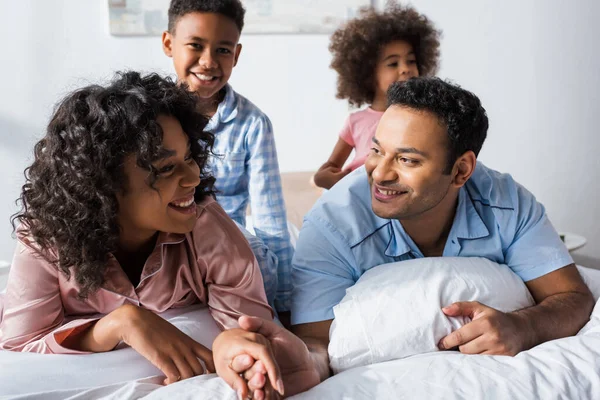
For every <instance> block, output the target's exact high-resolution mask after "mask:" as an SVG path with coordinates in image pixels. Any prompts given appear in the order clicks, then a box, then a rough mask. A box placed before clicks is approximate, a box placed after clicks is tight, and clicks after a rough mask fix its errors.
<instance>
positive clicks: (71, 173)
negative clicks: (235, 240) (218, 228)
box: [12, 72, 214, 297]
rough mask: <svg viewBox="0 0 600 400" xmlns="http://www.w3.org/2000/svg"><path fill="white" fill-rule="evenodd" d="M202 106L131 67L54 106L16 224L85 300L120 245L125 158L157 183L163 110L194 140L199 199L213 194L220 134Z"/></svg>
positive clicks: (174, 86) (168, 84) (162, 80)
mask: <svg viewBox="0 0 600 400" xmlns="http://www.w3.org/2000/svg"><path fill="white" fill-rule="evenodd" d="M196 105H197V99H196V97H195V96H194V95H193V94H191V93H189V92H188V91H187V90H186V88H185V87H184V86H178V85H177V84H176V83H175V82H173V80H171V79H168V78H162V77H160V76H159V75H157V74H149V75H145V76H142V75H140V74H139V73H137V72H125V73H118V74H117V75H116V77H115V79H114V80H113V81H112V83H110V85H108V86H106V87H103V86H98V85H92V86H88V87H84V88H82V89H79V90H76V91H75V92H73V93H71V94H69V95H68V96H67V97H66V98H65V99H64V100H62V101H61V102H60V103H59V104H58V106H57V108H56V109H55V112H54V115H53V116H52V118H51V120H50V123H49V125H48V128H47V131H46V135H45V136H44V138H43V139H41V140H40V141H39V142H37V144H36V145H35V147H34V157H35V158H34V161H33V164H31V166H29V167H28V168H27V169H26V170H25V184H24V185H23V188H22V191H21V196H20V197H19V199H18V200H17V201H18V202H19V203H20V204H21V211H19V212H18V213H16V214H15V215H13V217H12V224H13V229H14V228H15V226H16V222H17V221H18V222H20V223H21V226H20V227H19V229H18V230H17V235H18V236H19V237H25V238H27V240H30V239H32V240H33V241H35V247H37V248H38V251H39V253H40V255H41V256H42V257H44V258H46V259H47V260H48V261H49V262H52V263H54V264H55V265H56V266H57V268H58V269H59V270H60V271H61V272H63V273H64V274H65V275H66V276H67V278H69V279H70V278H71V275H72V274H73V275H74V278H75V282H76V283H77V284H78V286H79V288H80V296H81V297H86V296H87V295H88V294H90V293H93V292H95V291H96V290H97V289H98V288H99V287H100V286H101V285H102V284H103V282H104V272H105V268H106V264H107V262H108V257H109V253H112V252H115V251H116V250H117V245H118V240H119V234H120V229H119V225H118V223H117V214H118V212H119V205H118V202H117V196H116V195H117V193H122V192H124V191H126V190H127V188H126V187H125V183H126V176H125V173H124V167H123V166H124V161H125V158H126V157H127V156H128V155H131V154H135V155H136V156H137V165H138V166H140V167H141V168H144V169H146V170H148V184H149V185H150V186H151V187H152V186H153V184H154V183H155V182H156V179H157V171H156V169H155V168H154V167H153V166H152V162H154V161H156V160H157V159H159V157H160V156H161V155H162V153H163V151H164V150H162V151H161V145H162V129H161V127H160V125H159V124H158V123H157V117H158V116H159V115H170V116H173V117H175V118H177V120H178V121H179V122H180V123H181V126H182V128H183V130H184V132H185V133H186V134H187V135H188V137H189V139H190V145H191V153H192V157H193V158H194V160H195V161H196V162H197V163H198V165H199V167H200V171H201V173H200V177H201V183H200V185H199V187H198V188H197V190H196V195H195V201H196V202H199V201H200V200H202V199H203V198H204V197H205V196H207V195H212V194H213V184H214V178H213V177H211V176H210V175H208V174H207V172H206V171H205V166H206V162H207V159H208V157H209V156H210V155H211V154H212V146H213V143H214V136H213V135H212V134H211V133H208V132H204V127H205V126H206V124H207V122H208V119H207V118H206V117H205V116H204V115H202V114H201V113H199V112H198V111H197V106H196Z"/></svg>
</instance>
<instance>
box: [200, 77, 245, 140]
mask: <svg viewBox="0 0 600 400" xmlns="http://www.w3.org/2000/svg"><path fill="white" fill-rule="evenodd" d="M224 89H225V98H224V99H223V101H221V102H220V103H219V106H218V107H217V112H216V113H215V115H213V116H212V118H211V119H210V121H209V122H208V124H207V125H206V130H207V131H215V130H216V128H217V127H218V126H219V124H221V123H227V122H230V121H231V120H233V119H234V118H235V117H236V116H237V114H238V104H237V101H236V100H237V99H236V96H235V92H234V91H233V89H232V88H231V86H230V85H229V84H227V85H225V87H224Z"/></svg>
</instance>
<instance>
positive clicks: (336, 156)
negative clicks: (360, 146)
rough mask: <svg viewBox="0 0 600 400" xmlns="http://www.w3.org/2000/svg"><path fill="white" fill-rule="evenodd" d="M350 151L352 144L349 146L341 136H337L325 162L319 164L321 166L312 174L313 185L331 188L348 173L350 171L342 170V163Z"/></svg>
mask: <svg viewBox="0 0 600 400" xmlns="http://www.w3.org/2000/svg"><path fill="white" fill-rule="evenodd" d="M350 153H352V146H350V145H349V144H348V143H346V141H345V140H344V139H342V138H339V139H338V141H337V143H336V145H335V147H334V148H333V152H332V153H331V156H329V159H328V160H327V162H326V163H325V164H323V165H321V168H319V170H318V171H317V173H316V174H315V176H314V181H315V185H317V186H319V187H322V188H325V189H331V187H332V186H333V185H335V184H336V183H338V182H339V181H340V180H341V179H342V178H343V177H345V176H346V175H348V173H350V172H351V171H350V170H348V171H342V167H343V166H344V163H345V162H346V160H347V159H348V156H350Z"/></svg>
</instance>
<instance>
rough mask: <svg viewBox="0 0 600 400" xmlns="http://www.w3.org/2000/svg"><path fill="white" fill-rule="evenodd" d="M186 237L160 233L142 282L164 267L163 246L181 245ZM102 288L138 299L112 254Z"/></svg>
mask: <svg viewBox="0 0 600 400" xmlns="http://www.w3.org/2000/svg"><path fill="white" fill-rule="evenodd" d="M185 237H186V236H185V235H184V234H180V233H166V232H159V233H158V237H157V238H156V245H155V246H154V250H152V253H151V254H150V257H148V260H146V263H145V264H144V269H143V271H142V275H141V277H140V282H141V281H142V280H144V279H146V278H147V277H148V276H150V275H153V274H155V273H156V272H158V270H159V269H161V268H162V267H163V263H162V261H163V246H167V245H174V244H180V243H181V242H183V241H184V240H185ZM102 288H104V289H106V290H108V291H110V292H113V293H117V294H121V295H124V296H125V297H128V298H130V299H137V295H136V292H135V288H134V287H133V285H132V284H131V282H130V281H129V278H128V277H127V274H126V273H125V271H123V269H122V267H121V266H120V265H119V262H118V261H117V259H116V258H115V257H114V256H113V255H112V254H110V255H109V259H108V264H107V267H106V269H105V271H104V284H103V285H102Z"/></svg>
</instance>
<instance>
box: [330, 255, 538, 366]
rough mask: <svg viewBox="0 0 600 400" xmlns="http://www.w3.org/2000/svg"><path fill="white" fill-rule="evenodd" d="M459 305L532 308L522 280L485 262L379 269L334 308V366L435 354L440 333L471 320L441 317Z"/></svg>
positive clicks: (433, 261) (445, 260)
mask: <svg viewBox="0 0 600 400" xmlns="http://www.w3.org/2000/svg"><path fill="white" fill-rule="evenodd" d="M457 301H479V302H480V303H483V304H485V305H487V306H490V307H493V308H495V309H497V310H500V311H503V312H510V311H515V310H518V309H521V308H524V307H529V306H532V305H534V304H535V303H534V300H533V298H532V297H531V295H530V294H529V291H528V290H527V287H526V286H525V284H524V283H523V281H522V280H521V278H519V276H517V275H516V274H515V273H514V272H513V271H512V270H511V269H510V268H508V267H507V266H506V265H499V264H496V263H494V262H491V261H489V260H487V259H485V258H466V257H436V258H420V259H414V260H409V261H400V262H395V263H390V264H384V265H380V266H377V267H375V268H372V269H370V270H368V271H367V272H365V273H364V274H363V275H362V276H361V278H360V279H359V280H358V282H356V284H355V285H354V286H352V287H351V288H349V289H347V290H346V296H345V297H344V298H343V299H342V301H341V302H340V304H338V305H337V306H335V307H334V308H333V312H334V314H335V319H334V321H333V323H332V325H331V329H330V331H329V340H330V342H329V358H330V361H331V368H332V369H333V371H334V372H335V373H338V372H341V371H344V370H346V369H349V368H354V367H358V366H362V365H369V364H374V363H377V362H383V361H388V360H393V359H399V358H404V357H408V356H411V355H414V354H421V353H426V352H432V351H438V347H437V344H438V342H439V341H440V340H441V339H442V338H443V337H444V336H446V335H448V334H450V333H451V332H452V331H454V330H456V329H458V328H460V327H461V326H463V325H464V324H466V323H468V322H469V321H470V319H469V318H468V317H464V318H462V317H461V318H450V317H447V316H446V315H445V314H444V313H443V312H442V310H441V308H442V307H445V306H448V305H450V304H452V303H454V302H457Z"/></svg>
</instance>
